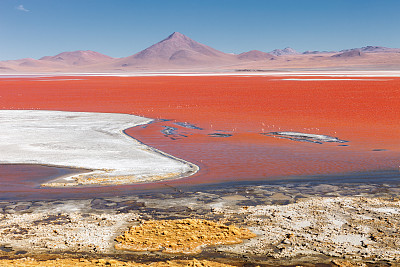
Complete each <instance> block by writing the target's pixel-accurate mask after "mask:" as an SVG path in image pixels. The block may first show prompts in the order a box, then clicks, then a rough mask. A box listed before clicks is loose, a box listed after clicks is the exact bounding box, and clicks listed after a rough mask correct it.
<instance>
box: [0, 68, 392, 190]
mask: <svg viewBox="0 0 400 267" xmlns="http://www.w3.org/2000/svg"><path fill="white" fill-rule="evenodd" d="M287 78H291V77H273V76H267V77H264V76H252V77H246V76H204V77H198V76H197V77H196V76H187V77H177V76H154V77H51V78H3V79H1V80H0V96H1V97H0V108H1V109H41V110H64V111H85V112H115V113H128V114H135V115H141V116H144V117H149V118H155V119H156V121H155V122H154V123H151V124H149V125H145V126H139V127H134V128H130V129H127V130H126V131H125V132H126V134H128V135H130V136H132V137H133V138H137V139H138V140H140V141H142V142H143V143H145V144H147V145H150V146H153V147H156V148H158V149H160V150H162V151H164V152H167V153H169V154H172V155H174V156H177V157H180V158H182V159H185V160H187V161H190V162H193V163H195V164H197V165H198V166H199V167H200V168H201V169H200V171H199V172H198V173H197V174H195V175H193V176H191V177H187V178H183V179H180V180H175V181H168V182H159V183H155V184H152V185H132V186H114V187H113V190H112V191H113V192H114V193H118V192H126V191H129V190H133V189H146V188H157V187H160V186H164V185H165V184H169V185H174V186H179V185H187V184H189V185H190V184H202V183H204V184H205V183H219V182H230V181H251V180H258V181H264V180H273V179H283V178H288V177H301V176H305V175H319V174H337V173H347V172H366V171H374V170H394V169H398V167H399V165H400V160H399V155H400V153H399V152H400V141H399V136H400V124H399V123H398V122H399V121H400V105H399V103H400V78H392V77H390V78H388V77H385V78H359V77H357V79H354V80H351V79H350V80H348V79H346V80H344V79H343V80H341V79H340V78H337V80H331V79H330V78H331V77H325V78H327V80H304V81H297V80H286V79H287ZM292 78H294V77H292ZM312 78H313V77H307V79H312ZM315 78H318V79H324V77H315ZM283 131H290V132H300V133H307V134H318V135H329V136H332V137H337V138H339V139H340V140H345V141H348V142H346V143H334V142H333V143H322V144H318V143H310V142H298V141H293V140H288V139H280V138H276V137H274V136H268V135H263V134H262V133H264V134H265V133H270V132H283ZM38 171H39V170H36V169H35V167H32V169H31V172H30V173H29V172H28V173H27V172H24V173H23V174H21V175H20V176H21V177H22V176H24V175H25V176H26V175H28V176H30V177H32V180H35V179H36V178H35V177H37V176H38V175H37V174H36V173H35V172H38ZM40 171H43V170H40ZM49 172H51V171H49ZM8 176H9V172H8V174H4V173H3V174H2V169H1V168H0V179H1V180H2V181H6V180H5V179H7V178H6V177H8ZM25 176H24V177H25ZM39 176H40V175H39ZM14 179H15V180H18V179H19V180H20V181H21V184H24V185H26V184H25V182H23V181H26V180H29V179H27V178H26V177H25V178H18V177H14ZM35 181H37V180H35ZM3 184H5V182H3ZM17 189H18V190H20V191H21V194H23V192H27V194H28V191H29V192H30V191H31V192H36V191H37V192H39V191H40V193H42V194H43V193H46V194H49V195H52V194H60V193H62V192H65V191H68V192H72V191H73V192H75V193H76V194H81V193H85V192H89V191H90V192H103V193H104V192H107V191H108V190H109V189H107V188H99V187H97V188H80V189H35V188H33V187H32V188H30V189H27V188H25V187H24V188H22V186H20V187H18V185H15V184H14V185H13V188H12V189H11V188H10V190H11V191H12V190H17ZM3 190H6V189H4V188H3ZM3 192H4V193H5V191H3ZM2 194H3V193H2Z"/></svg>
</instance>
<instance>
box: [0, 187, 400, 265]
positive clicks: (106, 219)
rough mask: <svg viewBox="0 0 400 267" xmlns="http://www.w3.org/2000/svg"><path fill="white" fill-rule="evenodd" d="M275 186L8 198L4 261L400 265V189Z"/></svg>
mask: <svg viewBox="0 0 400 267" xmlns="http://www.w3.org/2000/svg"><path fill="white" fill-rule="evenodd" d="M368 187H369V186H365V187H364V189H365V188H368ZM310 188H311V187H310ZM313 188H314V189H315V188H316V187H313ZM275 189H278V188H275ZM275 189H274V188H266V187H263V186H248V187H242V188H236V190H235V192H234V191H233V190H220V191H218V190H217V191H212V192H201V191H198V192H190V193H185V192H182V191H179V190H178V191H176V192H173V193H168V194H167V193H164V194H161V193H160V194H153V195H138V196H129V197H115V198H107V199H88V200H63V201H29V202H15V201H14V202H9V201H3V202H0V207H1V209H0V211H1V214H0V256H1V259H3V260H2V261H0V266H10V265H11V266H13V265H14V266H35V264H36V263H37V265H41V266H51V263H48V262H47V263H46V262H45V261H51V260H53V261H54V260H58V261H60V262H59V263H57V262H53V265H57V266H69V265H76V266H91V265H111V266H141V265H140V264H142V266H145V265H146V264H147V265H148V264H152V265H151V266H222V264H230V265H235V266H256V265H262V266H287V265H294V264H297V265H303V266H317V265H318V264H327V266H385V265H386V266H395V265H396V264H400V234H399V233H400V200H399V198H397V197H396V195H397V191H398V188H397V187H393V188H385V190H380V191H379V190H378V191H376V190H375V191H373V190H372V191H371V189H372V187H371V188H369V189H368V190H364V191H365V192H367V191H369V192H370V193H365V192H364V193H360V194H359V195H357V196H334V195H333V194H334V193H336V192H341V193H343V192H344V191H345V189H343V188H337V187H335V186H331V185H323V186H322V187H321V186H320V188H319V189H320V191H319V193H315V194H314V195H313V196H310V195H307V194H305V193H304V192H307V190H308V189H307V188H303V189H302V190H295V189H293V188H292V189H291V188H290V187H287V188H279V192H274V190H275ZM328 191H330V192H328ZM334 191H336V192H334ZM301 192H302V193H301ZM372 192H373V193H374V194H371V193H372ZM189 218H190V219H189ZM146 231H147V232H146ZM149 231H150V232H149ZM173 237H175V239H174V240H172V239H173ZM171 238H172V239H171ZM210 240H214V241H215V242H214V241H212V242H211V241H210ZM203 241H204V242H203ZM242 241H243V242H242ZM124 242H125V243H124ZM132 242H133V243H132ZM157 242H158V243H157ZM170 242H171V243H170ZM121 244H125V245H121ZM168 244H172V245H171V248H173V249H172V250H173V251H172V250H171V251H168ZM185 244H186V245H187V246H185ZM129 246H131V248H132V247H136V248H137V247H140V249H130V248H129ZM116 247H117V248H119V249H116ZM132 250H133V251H132ZM138 251H140V252H138ZM171 253H172V254H171ZM68 261H70V263H71V262H72V263H73V264H72V263H71V264H69V263H68ZM205 261H208V262H205ZM46 264H50V265H46ZM131 264H136V265H131ZM156 264H159V265H156ZM174 264H175V265H174ZM179 264H180V265H179ZM214 264H216V265H214Z"/></svg>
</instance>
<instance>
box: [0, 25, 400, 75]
mask: <svg viewBox="0 0 400 267" xmlns="http://www.w3.org/2000/svg"><path fill="white" fill-rule="evenodd" d="M332 68H336V69H340V68H347V69H349V68H351V69H371V68H372V69H399V68H400V49H399V48H388V47H381V46H366V47H361V48H352V49H345V50H341V51H339V52H335V51H330V52H326V51H322V52H320V51H306V52H304V53H299V52H297V51H296V50H294V49H292V48H290V47H286V48H284V49H275V50H273V51H271V52H269V53H267V52H263V51H258V50H251V51H248V52H244V53H241V54H237V55H236V54H230V53H224V52H221V51H218V50H216V49H214V48H212V47H209V46H207V45H204V44H201V43H199V42H196V41H194V40H192V39H190V38H189V37H187V36H185V35H183V34H181V33H179V32H174V33H173V34H171V35H170V36H168V37H167V38H165V39H164V40H162V41H160V42H158V43H156V44H154V45H152V46H150V47H148V48H146V49H144V50H143V51H140V52H138V53H136V54H134V55H131V56H128V57H123V58H112V57H110V56H107V55H103V54H101V53H98V52H95V51H89V50H88V51H81V50H79V51H73V52H62V53H60V54H57V55H55V56H44V57H42V58H40V59H32V58H24V59H18V60H8V61H0V72H2V73H12V72H18V73H26V72H30V73H34V72H132V71H153V70H157V71H167V70H177V71H189V70H190V71H191V70H193V71H194V70H196V71H200V70H201V71H204V70H255V69H256V70H263V69H264V70H282V69H332Z"/></svg>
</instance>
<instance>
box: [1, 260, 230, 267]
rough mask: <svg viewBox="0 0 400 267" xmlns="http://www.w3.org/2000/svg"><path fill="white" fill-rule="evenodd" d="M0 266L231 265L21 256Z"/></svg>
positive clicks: (222, 266)
mask: <svg viewBox="0 0 400 267" xmlns="http://www.w3.org/2000/svg"><path fill="white" fill-rule="evenodd" d="M0 266H1V267H3V266H4V267H6V266H7V267H9V266H17V267H30V266H32V267H33V266H43V267H54V266H61V267H72V266H73V267H75V266H79V267H86V266H87V267H89V266H111V267H113V266H114V267H120V266H129V267H144V266H151V267H183V266H185V267H188V266H193V267H197V266H199V267H200V266H209V267H230V266H233V265H228V264H224V263H220V262H215V261H208V260H196V259H192V260H173V261H166V262H165V261H163V262H151V263H147V264H143V263H137V262H133V261H128V262H125V261H118V260H113V259H94V260H87V259H54V260H36V259H33V258H22V259H15V260H0Z"/></svg>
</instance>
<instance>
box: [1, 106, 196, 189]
mask: <svg viewBox="0 0 400 267" xmlns="http://www.w3.org/2000/svg"><path fill="white" fill-rule="evenodd" d="M0 115H1V116H2V118H3V120H2V127H3V129H4V131H3V132H2V133H3V135H4V138H3V139H4V142H3V143H2V144H1V146H2V147H3V148H2V151H3V153H6V154H4V156H2V161H1V163H3V164H14V163H15V164H37V165H47V166H54V167H66V168H74V169H81V170H82V169H86V170H89V171H88V172H78V173H74V174H67V175H64V176H63V177H57V178H56V179H53V180H52V181H49V182H47V183H42V185H41V186H42V187H68V186H77V185H83V186H84V185H95V186H98V185H115V184H118V185H119V184H134V183H137V182H140V183H146V182H152V181H159V180H165V179H176V178H178V177H179V178H181V177H186V176H188V175H192V174H194V173H196V172H197V171H198V167H197V166H196V165H194V164H192V163H189V162H187V161H184V160H182V159H178V158H176V157H174V156H171V155H168V154H167V153H164V152H161V151H160V150H157V149H155V148H151V147H149V146H148V145H145V144H144V143H142V142H139V141H138V140H136V139H134V138H133V137H130V136H129V135H127V134H126V133H125V129H128V128H132V127H134V126H138V125H143V124H144V123H149V122H151V121H152V120H150V119H146V118H142V117H138V116H134V115H129V114H118V113H89V112H66V111H43V110H41V111H37V110H2V111H0ZM25 120H26V122H25ZM107 120H108V121H107ZM14 121H17V122H18V123H17V124H16V123H15V122H14ZM119 124H120V125H119ZM119 128H122V129H119ZM24 133H27V134H24ZM99 164H100V165H101V166H100V165H99Z"/></svg>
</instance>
